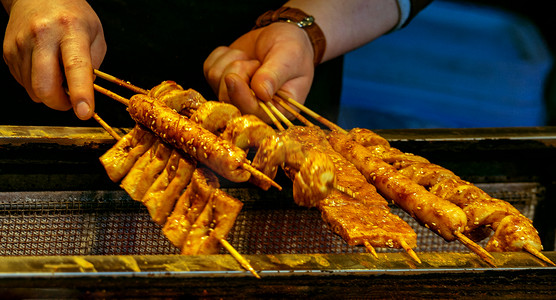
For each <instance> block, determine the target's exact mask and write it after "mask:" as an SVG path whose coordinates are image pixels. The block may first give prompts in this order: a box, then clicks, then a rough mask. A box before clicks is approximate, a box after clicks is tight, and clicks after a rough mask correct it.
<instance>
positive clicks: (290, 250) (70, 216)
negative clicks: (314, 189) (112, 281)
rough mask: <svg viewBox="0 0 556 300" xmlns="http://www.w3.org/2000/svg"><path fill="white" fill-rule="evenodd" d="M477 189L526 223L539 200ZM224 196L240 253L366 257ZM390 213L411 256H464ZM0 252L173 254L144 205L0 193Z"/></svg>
mask: <svg viewBox="0 0 556 300" xmlns="http://www.w3.org/2000/svg"><path fill="white" fill-rule="evenodd" d="M479 186H480V187H481V188H483V189H484V190H485V191H487V192H489V193H490V195H491V196H493V197H498V198H501V199H504V200H506V201H509V202H510V203H512V204H513V205H514V206H515V207H516V208H518V209H519V210H520V211H521V212H522V213H523V214H524V215H526V216H527V217H529V218H532V217H533V213H534V211H535V206H536V204H537V203H538V201H539V197H543V194H544V193H543V187H542V186H539V184H535V183H512V184H482V185H479ZM227 192H228V193H230V194H231V195H233V196H235V197H238V198H240V199H242V200H244V202H245V206H244V209H243V210H242V212H241V214H240V215H239V216H238V219H237V220H236V224H235V226H234V228H233V230H232V231H231V232H230V234H229V236H228V240H229V242H230V243H231V244H232V245H233V246H234V247H235V248H236V249H237V250H238V251H239V252H240V253H244V254H280V253H286V254H304V253H359V252H365V248H363V247H357V246H349V245H347V244H346V243H345V242H344V241H343V240H342V239H341V238H340V237H339V236H337V235H335V234H333V233H332V232H331V231H330V230H329V227H328V226H327V224H326V223H325V222H324V221H323V220H322V219H321V216H320V212H319V211H318V210H316V209H306V208H300V207H297V206H295V204H293V200H292V199H291V198H287V197H286V199H281V198H279V196H283V194H282V193H274V194H275V197H267V198H266V199H262V198H261V197H263V195H264V194H263V193H251V194H250V193H248V191H246V190H245V189H227ZM284 193H287V191H285V192H284ZM270 194H271V195H272V194H273V193H272V192H271V193H270ZM248 195H251V196H248ZM246 197H249V198H248V199H246ZM261 202H263V203H264V205H261ZM290 202H291V203H290ZM392 211H393V212H394V213H396V214H398V215H399V216H401V217H402V218H403V219H404V220H405V221H407V222H408V223H409V224H410V225H411V226H412V227H413V228H414V230H415V231H416V232H417V234H418V247H417V248H416V249H415V250H416V251H425V252H448V251H450V252H467V251H468V250H467V249H466V248H465V247H463V246H462V245H461V244H460V243H457V242H452V243H447V242H445V241H444V240H443V239H442V238H440V237H438V236H437V235H436V234H434V233H432V232H431V231H429V230H427V229H425V228H424V227H422V226H420V225H418V224H417V223H416V222H415V221H414V220H413V219H412V218H411V217H409V215H407V214H406V213H405V212H403V211H401V210H400V209H398V208H396V207H393V208H392ZM483 243H484V242H483ZM0 245H2V247H0V255H2V256H14V255H25V256H38V255H164V254H179V250H178V249H177V248H175V247H174V246H173V245H172V244H171V243H170V242H169V241H168V240H167V239H166V238H165V237H164V235H163V234H162V231H161V227H160V226H159V225H157V224H155V223H154V222H153V221H152V220H151V218H150V216H149V214H148V212H147V210H146V209H145V208H144V207H143V205H141V204H140V203H138V202H136V201H133V200H132V199H131V198H129V196H127V195H126V194H125V192H123V191H56V192H52V191H48V192H44V191H41V192H4V193H0ZM377 251H379V252H387V251H397V250H393V249H385V248H378V249H377ZM223 253H225V252H223Z"/></svg>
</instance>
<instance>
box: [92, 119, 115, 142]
mask: <svg viewBox="0 0 556 300" xmlns="http://www.w3.org/2000/svg"><path fill="white" fill-rule="evenodd" d="M93 118H94V119H95V121H97V122H98V123H99V124H100V126H102V128H104V130H106V132H108V133H109V134H110V135H111V136H112V137H113V138H114V139H116V140H117V141H119V140H121V139H122V138H121V137H120V135H119V134H118V133H116V131H115V130H114V128H112V127H111V126H110V125H108V123H106V122H104V120H103V119H102V118H101V117H100V116H99V115H98V114H97V113H95V114H94V115H93Z"/></svg>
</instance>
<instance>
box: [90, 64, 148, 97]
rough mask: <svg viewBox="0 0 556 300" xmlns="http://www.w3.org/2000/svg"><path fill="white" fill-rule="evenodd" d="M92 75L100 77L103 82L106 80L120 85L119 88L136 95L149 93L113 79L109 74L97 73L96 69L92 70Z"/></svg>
mask: <svg viewBox="0 0 556 300" xmlns="http://www.w3.org/2000/svg"><path fill="white" fill-rule="evenodd" d="M93 74H95V75H97V76H98V77H100V78H102V79H104V80H107V81H109V82H112V83H115V84H117V85H120V86H123V87H125V88H127V89H129V90H131V91H133V92H135V93H137V94H148V93H149V91H148V90H145V89H142V88H140V87H138V86H135V85H133V84H131V83H130V82H129V81H125V80H122V79H119V78H116V77H114V76H112V75H110V74H106V73H104V72H102V71H99V70H97V69H93Z"/></svg>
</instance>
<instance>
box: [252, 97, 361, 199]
mask: <svg viewBox="0 0 556 300" xmlns="http://www.w3.org/2000/svg"><path fill="white" fill-rule="evenodd" d="M259 102H260V103H262V101H259ZM260 103H259V104H260ZM263 105H265V104H263ZM267 105H268V106H270V108H271V109H272V112H271V111H270V110H269V111H268V112H267V114H268V116H269V117H271V118H272V117H274V118H275V116H274V114H276V115H277V116H278V118H280V120H282V122H284V123H286V125H287V126H288V127H293V126H294V125H293V124H292V123H291V122H290V120H288V118H286V116H284V114H282V113H281V112H280V111H279V110H278V109H277V108H276V106H274V105H273V104H272V103H268V104H267ZM265 111H266V110H265ZM273 113H274V114H273ZM284 130H285V129H282V130H281V131H284ZM334 188H335V189H337V190H338V191H340V192H342V193H344V194H346V195H348V196H350V197H352V198H356V194H355V193H354V192H353V191H352V190H350V189H349V188H347V187H343V186H340V185H337V184H336V183H334Z"/></svg>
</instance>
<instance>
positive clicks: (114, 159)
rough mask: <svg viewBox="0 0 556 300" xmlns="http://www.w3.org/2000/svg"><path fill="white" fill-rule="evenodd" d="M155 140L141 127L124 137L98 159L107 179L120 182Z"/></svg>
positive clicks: (138, 126)
mask: <svg viewBox="0 0 556 300" xmlns="http://www.w3.org/2000/svg"><path fill="white" fill-rule="evenodd" d="M155 140H156V136H155V135H154V134H152V133H151V132H149V131H147V130H145V129H144V128H143V127H142V126H141V125H135V127H134V128H133V129H132V130H131V131H130V132H129V133H128V134H126V135H124V136H123V137H122V138H121V139H120V140H119V141H118V142H117V143H116V144H115V145H114V146H113V147H112V148H110V149H109V150H108V151H106V153H104V154H103V155H102V156H101V157H100V162H101V164H102V165H103V166H104V169H105V170H106V173H107V174H108V177H110V179H111V180H112V181H113V182H118V181H120V180H121V179H122V178H123V177H124V176H125V175H126V174H127V173H128V172H129V170H131V168H132V167H133V164H135V162H136V161H137V159H139V157H140V156H141V155H143V154H144V153H145V152H146V151H147V150H149V148H150V147H151V145H152V144H153V143H154V141H155Z"/></svg>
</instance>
